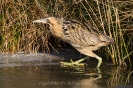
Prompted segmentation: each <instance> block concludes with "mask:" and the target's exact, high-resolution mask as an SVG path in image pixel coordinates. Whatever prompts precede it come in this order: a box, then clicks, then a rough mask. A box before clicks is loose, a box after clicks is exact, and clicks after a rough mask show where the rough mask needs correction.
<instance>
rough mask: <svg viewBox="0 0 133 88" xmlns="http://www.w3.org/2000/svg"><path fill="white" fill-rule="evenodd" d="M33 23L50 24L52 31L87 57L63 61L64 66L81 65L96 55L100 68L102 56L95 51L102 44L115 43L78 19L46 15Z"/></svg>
mask: <svg viewBox="0 0 133 88" xmlns="http://www.w3.org/2000/svg"><path fill="white" fill-rule="evenodd" d="M33 23H43V24H48V25H49V29H50V31H51V33H52V34H53V35H54V36H56V37H58V38H59V39H61V40H63V41H65V42H67V43H69V44H70V45H72V46H73V47H74V48H75V49H76V50H78V51H79V52H80V53H82V54H84V55H86V56H87V57H85V58H82V59H80V60H78V61H75V62H73V61H72V60H71V62H61V65H62V66H64V67H67V66H71V65H80V64H81V63H80V62H82V61H83V60H86V59H88V58H89V56H90V57H94V58H96V59H97V60H98V64H97V69H99V67H100V65H101V63H102V58H101V57H99V56H97V55H96V54H94V53H93V51H95V50H97V49H99V48H100V47H102V46H106V45H108V44H111V43H113V39H112V38H111V37H109V36H107V35H105V34H102V33H101V32H99V31H98V30H96V29H95V28H94V27H92V26H88V25H87V24H86V23H81V22H79V21H76V20H67V19H64V18H60V17H54V16H50V17H46V18H44V19H39V20H35V21H33Z"/></svg>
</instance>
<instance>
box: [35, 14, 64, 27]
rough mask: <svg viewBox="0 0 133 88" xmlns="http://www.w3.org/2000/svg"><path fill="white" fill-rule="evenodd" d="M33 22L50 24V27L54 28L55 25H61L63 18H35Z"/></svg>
mask: <svg viewBox="0 0 133 88" xmlns="http://www.w3.org/2000/svg"><path fill="white" fill-rule="evenodd" d="M33 23H42V24H48V25H49V26H50V29H54V27H58V26H59V25H62V23H63V18H59V17H46V18H44V19H39V20H34V21H33Z"/></svg>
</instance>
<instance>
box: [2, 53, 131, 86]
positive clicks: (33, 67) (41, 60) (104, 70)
mask: <svg viewBox="0 0 133 88" xmlns="http://www.w3.org/2000/svg"><path fill="white" fill-rule="evenodd" d="M58 55H59V56H58ZM73 56H74V57H75V58H77V57H82V56H81V55H79V54H77V53H75V54H74V53H73V54H69V53H68V54H67V55H66V53H63V52H62V53H60V54H54V53H52V54H50V55H49V54H42V53H38V54H22V53H19V54H14V55H10V54H1V55H0V88H133V73H132V74H131V75H130V76H129V73H130V72H131V71H132V70H130V69H128V68H126V67H116V66H113V65H111V64H109V63H106V62H104V64H102V66H101V73H99V72H97V71H96V70H95V69H94V67H95V64H97V61H96V60H92V61H89V62H90V63H93V64H91V65H89V66H87V67H86V68H85V70H84V71H76V70H73V69H64V68H61V67H60V66H59V62H58V60H66V58H70V57H73ZM89 62H88V63H89ZM128 76H129V77H128Z"/></svg>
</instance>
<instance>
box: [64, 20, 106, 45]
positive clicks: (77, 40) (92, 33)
mask: <svg viewBox="0 0 133 88" xmlns="http://www.w3.org/2000/svg"><path fill="white" fill-rule="evenodd" d="M62 29H63V33H64V35H65V38H66V39H67V40H68V43H70V44H72V45H73V46H76V47H80V46H86V47H87V46H94V45H96V44H98V43H100V42H101V41H103V42H104V41H106V40H105V37H104V35H102V34H101V35H99V33H100V32H98V31H97V30H94V29H91V28H89V27H88V26H86V25H85V24H82V23H80V22H78V21H73V20H72V21H71V20H70V21H64V23H63V26H62Z"/></svg>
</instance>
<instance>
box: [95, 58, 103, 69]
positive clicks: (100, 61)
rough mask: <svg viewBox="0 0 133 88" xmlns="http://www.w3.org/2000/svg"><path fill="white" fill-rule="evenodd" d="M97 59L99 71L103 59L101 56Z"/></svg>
mask: <svg viewBox="0 0 133 88" xmlns="http://www.w3.org/2000/svg"><path fill="white" fill-rule="evenodd" d="M96 58H97V59H98V64H97V70H100V69H99V67H100V65H101V64H102V58H101V57H99V56H96Z"/></svg>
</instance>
